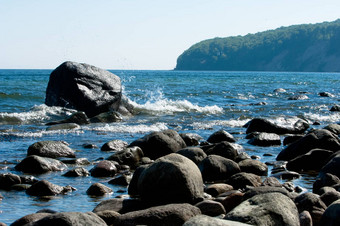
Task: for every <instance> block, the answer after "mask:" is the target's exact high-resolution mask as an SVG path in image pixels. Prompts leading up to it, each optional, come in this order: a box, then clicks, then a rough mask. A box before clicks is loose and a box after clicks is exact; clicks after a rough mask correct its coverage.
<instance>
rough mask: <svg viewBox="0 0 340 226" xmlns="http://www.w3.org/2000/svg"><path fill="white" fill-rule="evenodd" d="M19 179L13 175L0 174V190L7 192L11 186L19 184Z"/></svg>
mask: <svg viewBox="0 0 340 226" xmlns="http://www.w3.org/2000/svg"><path fill="white" fill-rule="evenodd" d="M20 183H21V178H20V177H19V176H18V175H16V174H13V173H2V174H0V189H5V190H9V189H10V188H11V187H12V186H13V185H15V184H20Z"/></svg>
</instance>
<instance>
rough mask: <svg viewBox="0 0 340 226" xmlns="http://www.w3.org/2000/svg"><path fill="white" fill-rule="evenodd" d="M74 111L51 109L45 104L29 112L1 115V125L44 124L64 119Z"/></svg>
mask: <svg viewBox="0 0 340 226" xmlns="http://www.w3.org/2000/svg"><path fill="white" fill-rule="evenodd" d="M73 112H75V111H73V110H70V109H66V108H62V107H49V106H47V105H45V104H42V105H38V106H34V107H32V108H31V109H30V111H27V112H20V113H17V112H12V113H8V112H3V113H0V125H22V124H31V123H35V124H43V123H45V122H46V121H49V120H55V119H58V118H64V117H65V116H69V115H71V114H72V113H73Z"/></svg>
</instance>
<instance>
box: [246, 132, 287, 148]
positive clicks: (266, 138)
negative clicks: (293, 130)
mask: <svg viewBox="0 0 340 226" xmlns="http://www.w3.org/2000/svg"><path fill="white" fill-rule="evenodd" d="M248 143H249V144H252V145H256V146H262V147H269V146H276V145H281V139H280V136H279V135H277V134H275V133H259V134H258V135H256V136H254V137H253V138H251V139H250V140H249V141H248Z"/></svg>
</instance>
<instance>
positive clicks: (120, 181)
mask: <svg viewBox="0 0 340 226" xmlns="http://www.w3.org/2000/svg"><path fill="white" fill-rule="evenodd" d="M130 181H131V176H128V175H125V174H122V175H119V176H118V177H116V178H113V179H112V180H110V181H109V182H108V183H109V184H113V185H120V186H128V185H129V183H130Z"/></svg>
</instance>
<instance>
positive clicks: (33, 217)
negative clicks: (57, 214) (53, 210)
mask: <svg viewBox="0 0 340 226" xmlns="http://www.w3.org/2000/svg"><path fill="white" fill-rule="evenodd" d="M48 215H50V213H32V214H28V215H26V216H23V217H21V218H19V219H17V220H16V221H14V222H13V223H12V224H11V226H23V225H26V224H29V223H33V222H35V221H38V220H40V219H42V218H44V217H46V216H48Z"/></svg>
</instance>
